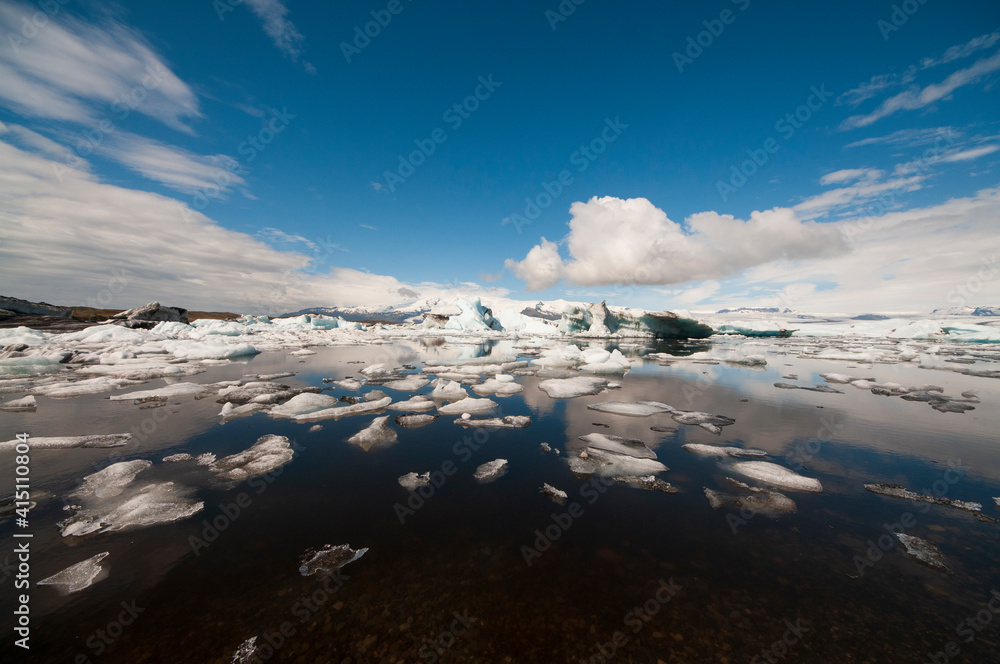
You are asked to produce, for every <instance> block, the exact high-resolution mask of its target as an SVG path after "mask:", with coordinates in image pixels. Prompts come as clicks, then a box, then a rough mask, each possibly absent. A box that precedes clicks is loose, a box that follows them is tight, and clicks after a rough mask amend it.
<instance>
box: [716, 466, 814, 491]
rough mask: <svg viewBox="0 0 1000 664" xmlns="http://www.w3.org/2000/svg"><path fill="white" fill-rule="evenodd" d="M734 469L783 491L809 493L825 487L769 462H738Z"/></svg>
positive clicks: (809, 478)
mask: <svg viewBox="0 0 1000 664" xmlns="http://www.w3.org/2000/svg"><path fill="white" fill-rule="evenodd" d="M732 468H733V470H735V471H736V472H738V473H740V474H741V475H745V476H747V477H749V478H751V479H755V480H757V481H758V482H763V483H764V484H770V485H771V486H776V487H778V488H781V489H787V490H789V491H805V492H809V493H821V492H822V491H823V485H822V484H821V483H820V481H819V480H817V479H813V478H811V477H803V476H802V475H799V474H798V473H796V472H795V471H794V470H789V469H788V468H785V467H784V466H779V465H778V464H776V463H771V462H769V461H738V462H736V463H734V464H733V466H732Z"/></svg>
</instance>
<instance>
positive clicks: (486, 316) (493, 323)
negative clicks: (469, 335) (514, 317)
mask: <svg viewBox="0 0 1000 664" xmlns="http://www.w3.org/2000/svg"><path fill="white" fill-rule="evenodd" d="M455 304H456V305H457V306H458V308H459V309H461V313H460V314H459V315H457V316H451V317H449V318H448V322H446V323H445V324H444V329H446V330H457V331H462V332H489V331H499V330H503V326H502V325H501V324H500V322H499V321H498V320H496V319H495V318H494V317H493V312H492V311H490V309H488V308H487V307H484V306H483V303H482V300H480V299H479V298H476V299H475V300H465V299H460V300H458V301H456V302H455Z"/></svg>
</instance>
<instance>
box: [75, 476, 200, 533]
mask: <svg viewBox="0 0 1000 664" xmlns="http://www.w3.org/2000/svg"><path fill="white" fill-rule="evenodd" d="M184 493H186V492H185V491H183V490H181V489H178V488H177V487H175V485H174V483H173V482H157V483H151V484H146V485H144V486H139V487H130V488H129V490H128V491H124V492H122V494H121V495H118V496H115V497H113V498H111V499H105V500H97V501H95V504H93V505H89V506H87V507H85V508H81V509H80V511H79V512H78V513H77V514H75V515H73V516H71V517H69V518H68V519H65V520H63V521H60V522H59V524H58V525H59V528H60V530H61V531H62V536H63V537H81V536H83V535H89V534H92V533H105V532H115V531H120V530H129V529H132V528H145V527H148V526H154V525H158V524H162V523H171V522H173V521H179V520H181V519H186V518H188V517H190V516H193V515H194V514H197V513H198V512H200V511H201V510H202V509H204V507H205V504H204V503H202V502H195V501H193V500H191V499H189V498H187V497H186V496H185V495H184ZM85 502H90V501H85Z"/></svg>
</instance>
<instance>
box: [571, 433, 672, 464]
mask: <svg viewBox="0 0 1000 664" xmlns="http://www.w3.org/2000/svg"><path fill="white" fill-rule="evenodd" d="M580 440H582V441H584V442H586V443H587V445H588V448H587V449H588V451H591V450H595V449H597V450H604V451H605V452H613V453H615V454H624V455H626V456H630V457H635V458H636V459H655V458H656V452H654V451H653V450H651V449H649V448H648V447H646V444H645V443H644V442H642V441H641V440H634V439H631V438H622V437H621V436H611V435H607V434H603V433H588V434H587V435H586V436H580Z"/></svg>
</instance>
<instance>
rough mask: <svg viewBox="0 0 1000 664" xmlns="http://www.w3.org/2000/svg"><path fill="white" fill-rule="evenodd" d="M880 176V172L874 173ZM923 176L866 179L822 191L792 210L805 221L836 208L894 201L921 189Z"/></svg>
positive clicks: (824, 214) (821, 215)
mask: <svg viewBox="0 0 1000 664" xmlns="http://www.w3.org/2000/svg"><path fill="white" fill-rule="evenodd" d="M874 172H875V173H878V174H879V175H881V171H874ZM925 178H926V176H925V175H911V176H909V177H897V178H894V179H891V180H885V181H882V182H878V181H875V180H874V179H866V180H863V181H861V182H858V183H855V184H853V185H850V186H846V187H838V188H837V189H830V190H829V191H824V192H823V193H821V194H817V195H816V196H811V197H809V198H807V199H805V200H804V201H802V202H801V203H799V204H798V205H796V206H795V207H794V208H793V209H794V210H795V212H796V213H798V214H800V215H802V217H803V218H806V219H815V218H817V217H823V216H826V215H827V214H829V213H830V212H832V211H833V210H835V209H837V208H843V207H845V206H858V205H862V204H864V203H866V202H869V201H871V200H872V199H874V198H877V197H878V198H882V199H887V198H891V199H893V200H894V199H895V197H896V195H897V194H904V193H907V192H911V191H916V190H917V189H920V188H921V184H920V183H921V182H922V181H923V180H924V179H925Z"/></svg>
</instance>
